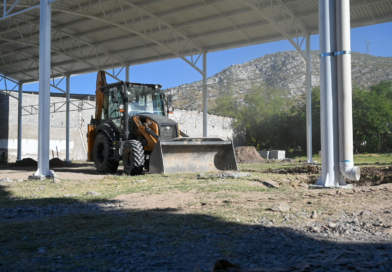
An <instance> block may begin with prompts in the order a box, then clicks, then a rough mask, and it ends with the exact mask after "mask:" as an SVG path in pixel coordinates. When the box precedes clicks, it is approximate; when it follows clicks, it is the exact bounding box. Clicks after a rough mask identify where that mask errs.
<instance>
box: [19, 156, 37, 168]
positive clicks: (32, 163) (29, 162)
mask: <svg viewBox="0 0 392 272" xmlns="http://www.w3.org/2000/svg"><path fill="white" fill-rule="evenodd" d="M15 166H18V167H19V166H22V167H26V166H32V167H37V166H38V163H37V161H35V160H33V159H32V158H25V159H23V160H21V161H17V162H15Z"/></svg>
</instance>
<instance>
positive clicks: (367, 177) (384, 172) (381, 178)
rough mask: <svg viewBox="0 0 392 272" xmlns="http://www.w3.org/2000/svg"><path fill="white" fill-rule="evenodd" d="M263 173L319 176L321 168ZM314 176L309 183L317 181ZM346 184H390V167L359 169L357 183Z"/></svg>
mask: <svg viewBox="0 0 392 272" xmlns="http://www.w3.org/2000/svg"><path fill="white" fill-rule="evenodd" d="M263 172H264V173H273V174H308V175H321V167H320V166H317V165H306V166H297V167H291V168H283V169H271V168H269V169H267V170H265V171H263ZM317 178H318V176H315V177H313V178H311V179H310V180H309V183H312V182H313V181H315V180H317ZM346 182H347V183H348V184H355V185H356V186H377V185H381V184H386V183H392V167H361V178H360V179H359V181H353V180H346Z"/></svg>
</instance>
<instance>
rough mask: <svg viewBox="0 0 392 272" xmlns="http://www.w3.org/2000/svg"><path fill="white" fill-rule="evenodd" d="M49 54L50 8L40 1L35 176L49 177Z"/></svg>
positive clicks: (47, 2)
mask: <svg viewBox="0 0 392 272" xmlns="http://www.w3.org/2000/svg"><path fill="white" fill-rule="evenodd" d="M50 53H51V6H50V3H49V1H48V0H41V4H40V31H39V113H38V169H37V172H36V173H35V175H36V176H49V175H50V172H49V152H50V149H49V144H50V142H49V141H50Z"/></svg>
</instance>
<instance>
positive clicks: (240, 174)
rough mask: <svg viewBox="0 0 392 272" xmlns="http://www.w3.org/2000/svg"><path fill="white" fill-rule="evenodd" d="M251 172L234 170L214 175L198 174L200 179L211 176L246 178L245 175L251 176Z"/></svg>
mask: <svg viewBox="0 0 392 272" xmlns="http://www.w3.org/2000/svg"><path fill="white" fill-rule="evenodd" d="M250 176H251V174H250V173H246V172H233V171H222V172H220V173H218V174H214V175H206V174H199V175H197V178H198V179H209V178H223V179H225V178H235V179H237V178H244V177H250Z"/></svg>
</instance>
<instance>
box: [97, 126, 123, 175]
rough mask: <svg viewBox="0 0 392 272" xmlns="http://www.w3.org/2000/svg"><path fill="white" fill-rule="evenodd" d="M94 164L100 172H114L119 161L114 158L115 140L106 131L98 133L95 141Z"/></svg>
mask: <svg viewBox="0 0 392 272" xmlns="http://www.w3.org/2000/svg"><path fill="white" fill-rule="evenodd" d="M93 155H94V166H95V168H96V169H97V171H98V172H99V173H114V172H116V171H117V168H118V165H119V162H118V161H116V160H114V159H113V142H112V140H111V139H110V138H109V136H108V135H107V134H106V133H103V132H101V133H98V135H97V137H95V142H94V150H93Z"/></svg>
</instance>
